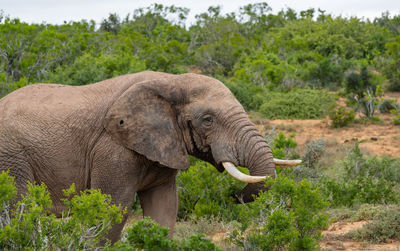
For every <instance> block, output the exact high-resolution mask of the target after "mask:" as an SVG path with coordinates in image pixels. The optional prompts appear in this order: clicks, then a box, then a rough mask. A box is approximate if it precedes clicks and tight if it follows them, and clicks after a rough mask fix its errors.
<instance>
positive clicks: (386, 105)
mask: <svg viewBox="0 0 400 251" xmlns="http://www.w3.org/2000/svg"><path fill="white" fill-rule="evenodd" d="M398 109H400V106H399V104H397V103H396V100H395V99H384V100H382V101H381V102H380V103H379V104H378V110H379V112H380V113H390V111H391V110H398Z"/></svg>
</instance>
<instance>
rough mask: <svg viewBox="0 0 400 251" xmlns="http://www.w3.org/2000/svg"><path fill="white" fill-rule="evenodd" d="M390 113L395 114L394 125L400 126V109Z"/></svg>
mask: <svg viewBox="0 0 400 251" xmlns="http://www.w3.org/2000/svg"><path fill="white" fill-rule="evenodd" d="M390 112H391V113H392V114H394V118H393V124H394V125H400V108H396V109H393V110H390Z"/></svg>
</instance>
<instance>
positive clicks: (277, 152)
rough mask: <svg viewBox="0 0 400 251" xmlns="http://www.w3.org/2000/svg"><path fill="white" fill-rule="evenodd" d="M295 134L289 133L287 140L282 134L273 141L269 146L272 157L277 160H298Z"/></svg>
mask: <svg viewBox="0 0 400 251" xmlns="http://www.w3.org/2000/svg"><path fill="white" fill-rule="evenodd" d="M295 136H296V134H295V133H291V134H290V135H289V136H288V137H287V138H286V136H285V134H283V133H282V132H280V133H278V135H277V136H276V137H275V138H274V139H273V141H272V145H271V151H272V155H273V156H274V157H275V158H278V159H285V158H289V159H294V158H298V154H297V153H296V147H297V142H296V141H295V140H294V138H295Z"/></svg>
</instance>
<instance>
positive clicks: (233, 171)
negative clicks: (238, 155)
mask: <svg viewBox="0 0 400 251" xmlns="http://www.w3.org/2000/svg"><path fill="white" fill-rule="evenodd" d="M222 165H223V166H224V168H225V170H226V171H227V172H228V173H229V174H230V175H232V177H233V178H235V179H237V180H240V181H243V182H247V183H257V182H260V181H263V180H265V179H266V177H265V176H250V175H247V174H244V173H242V172H241V171H239V170H238V169H237V168H236V166H235V165H234V164H232V163H231V162H222Z"/></svg>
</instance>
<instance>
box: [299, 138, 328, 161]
mask: <svg viewBox="0 0 400 251" xmlns="http://www.w3.org/2000/svg"><path fill="white" fill-rule="evenodd" d="M324 150H325V141H324V140H323V139H318V140H314V141H311V142H310V143H308V144H307V145H306V152H305V154H304V156H303V157H302V160H303V163H304V165H305V166H306V167H308V168H314V167H315V165H316V164H317V162H318V161H319V159H320V158H321V156H322V155H323V153H324Z"/></svg>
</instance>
